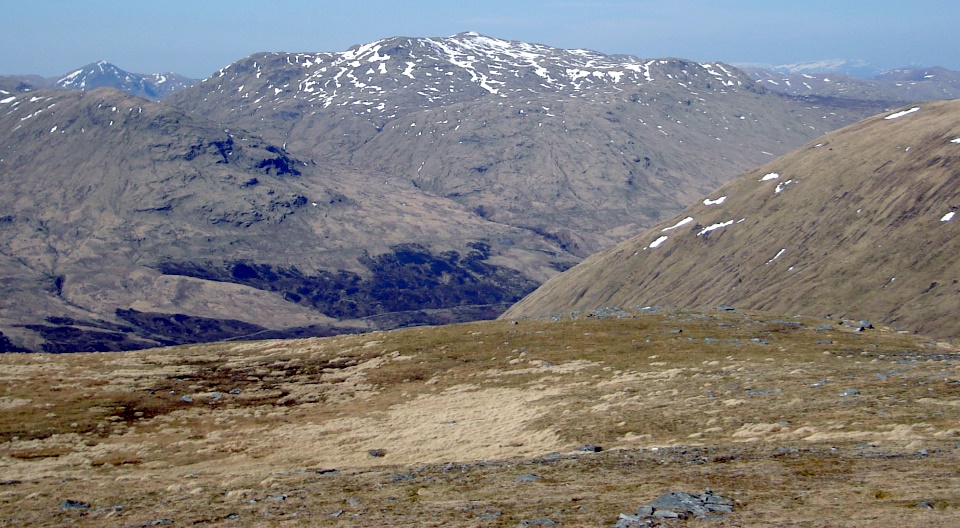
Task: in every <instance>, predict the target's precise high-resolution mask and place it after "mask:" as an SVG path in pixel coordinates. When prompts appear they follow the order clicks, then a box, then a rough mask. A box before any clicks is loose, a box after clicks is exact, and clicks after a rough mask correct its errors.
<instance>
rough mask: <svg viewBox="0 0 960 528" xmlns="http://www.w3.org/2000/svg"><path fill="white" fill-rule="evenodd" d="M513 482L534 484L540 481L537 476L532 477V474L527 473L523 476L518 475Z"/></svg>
mask: <svg viewBox="0 0 960 528" xmlns="http://www.w3.org/2000/svg"><path fill="white" fill-rule="evenodd" d="M514 480H515V482H536V481H538V480H540V477H538V476H537V475H534V474H533V473H527V474H525V475H520V476H519V477H517V478H516V479H514Z"/></svg>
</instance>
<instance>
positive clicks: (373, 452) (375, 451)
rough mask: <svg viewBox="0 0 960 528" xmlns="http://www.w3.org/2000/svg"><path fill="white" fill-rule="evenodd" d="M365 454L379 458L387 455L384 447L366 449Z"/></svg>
mask: <svg viewBox="0 0 960 528" xmlns="http://www.w3.org/2000/svg"><path fill="white" fill-rule="evenodd" d="M367 454H368V455H370V456H372V457H374V458H381V457H385V456H387V451H386V450H385V449H371V450H369V451H367Z"/></svg>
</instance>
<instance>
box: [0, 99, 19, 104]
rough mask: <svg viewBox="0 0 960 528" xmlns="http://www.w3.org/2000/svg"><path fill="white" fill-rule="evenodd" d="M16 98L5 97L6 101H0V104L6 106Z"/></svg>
mask: <svg viewBox="0 0 960 528" xmlns="http://www.w3.org/2000/svg"><path fill="white" fill-rule="evenodd" d="M16 100H17V98H16V97H7V98H6V99H0V104H7V103H12V102H14V101H16Z"/></svg>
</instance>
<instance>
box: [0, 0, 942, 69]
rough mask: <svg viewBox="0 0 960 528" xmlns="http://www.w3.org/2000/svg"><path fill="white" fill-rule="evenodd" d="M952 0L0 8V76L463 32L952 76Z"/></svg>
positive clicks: (133, 2)
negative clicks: (858, 63) (944, 71)
mask: <svg viewBox="0 0 960 528" xmlns="http://www.w3.org/2000/svg"><path fill="white" fill-rule="evenodd" d="M958 24H960V0H910V1H907V0H900V1H893V0H872V1H871V0H864V1H859V0H857V1H854V0H831V1H821V0H806V1H799V0H797V1H793V0H791V1H778V0H727V1H723V0H676V1H670V0H657V1H647V0H640V1H615V0H614V1H522V0H509V1H508V0H485V1H476V2H463V1H439V0H419V1H417V2H401V1H398V0H391V1H383V0H366V1H347V0H340V1H307V0H231V1H221V0H153V1H144V0H0V75H2V74H20V73H34V74H39V75H43V76H56V75H61V74H65V73H68V72H70V71H72V70H73V69H76V68H78V67H80V66H83V65H85V64H87V63H90V62H94V61H97V60H107V61H109V62H112V63H114V64H116V65H117V66H119V67H121V68H123V69H126V70H128V71H133V72H138V73H156V72H167V71H175V72H178V73H182V74H184V75H188V76H191V77H196V78H203V77H206V76H208V75H210V74H211V73H213V72H215V71H216V70H217V69H219V68H221V67H223V66H226V65H228V64H230V63H232V62H234V61H236V60H239V59H241V58H243V57H245V56H247V55H250V54H252V53H256V52H259V51H342V50H345V49H347V48H349V47H350V46H352V45H354V44H361V43H366V42H370V41H372V40H376V39H379V38H383V37H389V36H400V35H402V36H411V37H438V36H448V35H452V34H454V33H459V32H461V31H477V32H480V33H483V34H485V35H489V36H493V37H499V38H506V39H515V40H525V41H529V42H537V43H541V44H548V45H552V46H558V47H563V48H589V49H593V50H596V51H600V52H603V53H625V54H630V55H637V56H640V57H644V58H655V57H668V56H669V57H682V58H687V59H691V60H696V61H723V62H730V63H742V62H765V63H772V64H783V63H792V62H803V61H814V60H822V59H833V58H844V59H864V60H867V61H870V62H871V63H874V64H875V65H876V66H878V67H881V68H894V67H898V66H907V65H918V66H943V67H946V68H950V69H952V70H960V31H958V29H957V25H958Z"/></svg>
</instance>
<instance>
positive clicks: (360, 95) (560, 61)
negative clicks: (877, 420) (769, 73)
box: [166, 33, 882, 258]
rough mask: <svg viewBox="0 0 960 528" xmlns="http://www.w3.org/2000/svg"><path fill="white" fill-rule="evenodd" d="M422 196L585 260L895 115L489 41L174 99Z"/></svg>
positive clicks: (375, 54)
mask: <svg viewBox="0 0 960 528" xmlns="http://www.w3.org/2000/svg"><path fill="white" fill-rule="evenodd" d="M166 101H167V102H170V103H172V104H175V105H177V106H178V107H181V108H184V109H187V110H189V111H191V112H195V113H198V114H201V115H204V116H206V117H209V118H211V119H214V120H216V121H219V122H223V123H229V124H230V125H231V126H240V127H243V128H245V129H248V130H251V131H253V132H255V133H257V134H260V135H262V136H263V137H264V138H266V139H267V140H269V141H272V142H274V143H275V144H283V145H285V146H286V148H287V149H288V150H289V151H290V152H291V153H293V154H294V155H296V156H299V157H301V158H303V159H313V160H317V161H318V162H319V161H320V160H333V161H338V162H342V163H344V164H348V165H350V166H353V167H358V168H362V169H365V170H369V169H373V170H377V171H380V172H383V173H386V174H389V175H391V176H392V177H396V178H398V179H401V180H405V181H412V182H414V183H415V184H416V185H417V187H418V188H420V189H423V190H425V191H427V192H429V193H432V194H435V195H438V196H443V197H446V198H449V199H452V200H454V201H456V202H458V203H460V204H462V205H463V206H465V207H467V208H470V209H472V210H474V211H476V212H477V213H478V214H480V215H482V216H484V217H485V218H488V219H490V220H493V221H495V222H499V223H502V224H508V225H512V226H516V227H520V228H523V229H528V230H531V231H533V232H536V233H539V234H541V235H542V236H545V237H547V238H550V239H552V240H555V241H556V242H557V243H559V244H561V245H562V246H563V247H564V249H565V250H567V251H569V252H570V253H572V254H573V255H576V256H579V257H581V258H582V257H586V256H587V255H589V254H591V253H593V252H595V251H597V250H599V249H603V248H607V247H609V246H611V245H612V244H614V243H616V242H619V241H622V240H624V239H626V238H628V237H630V236H633V235H634V234H636V233H637V232H638V231H639V230H640V229H642V228H645V227H649V226H650V225H652V224H653V223H655V222H657V221H659V220H660V219H661V218H662V217H664V216H669V215H672V214H674V213H676V212H677V211H679V210H681V209H682V208H683V207H685V206H687V205H689V204H690V203H691V202H692V201H693V200H694V199H696V198H697V197H699V196H701V195H703V194H704V193H706V192H709V191H710V190H712V189H715V188H716V187H717V186H718V185H720V184H721V183H723V182H725V181H727V180H728V179H730V178H732V177H734V176H736V175H737V174H740V173H742V172H743V171H745V170H749V169H750V168H753V167H756V166H758V165H760V164H762V163H765V162H767V161H769V160H771V159H773V158H774V157H775V156H777V155H781V154H784V153H786V152H789V151H790V150H792V149H794V148H796V147H799V146H800V145H802V144H804V143H806V142H807V141H809V140H811V139H813V138H814V137H816V136H818V135H820V134H823V133H825V132H827V131H829V130H833V129H836V128H839V127H840V126H843V125H846V124H850V123H852V122H854V121H857V120H859V119H862V118H864V117H867V116H869V115H872V114H874V113H876V112H877V111H879V110H880V109H881V108H882V106H880V105H881V104H882V103H869V104H867V105H864V104H863V103H860V102H856V101H840V102H834V101H822V100H803V99H797V98H790V97H786V96H783V95H782V94H777V93H774V92H770V91H767V90H766V89H764V88H761V87H758V86H757V85H756V84H755V83H754V82H753V81H752V80H750V78H749V77H748V76H747V75H745V74H743V73H742V72H740V71H739V70H737V69H736V68H733V67H731V66H727V65H724V64H720V63H703V64H701V63H696V62H693V61H688V60H682V59H675V58H665V59H641V58H638V57H631V56H620V55H604V54H602V53H597V52H594V51H588V50H564V49H559V48H555V47H551V46H546V45H541V44H531V43H526V42H517V41H508V40H502V39H495V38H491V37H487V36H483V35H478V34H476V33H462V34H458V35H454V36H452V37H446V38H406V37H395V38H388V39H382V40H378V41H375V42H371V43H368V44H364V45H360V46H356V47H354V48H351V49H350V50H348V51H345V52H336V53H260V54H256V55H253V56H250V57H248V58H246V59H243V60H240V61H238V62H236V63H234V64H232V65H230V66H228V67H226V68H224V69H223V70H221V71H220V72H218V73H216V74H214V75H212V76H210V78H208V79H206V80H204V81H203V82H200V83H198V84H196V85H194V86H192V87H190V88H187V89H185V90H182V91H180V92H177V93H176V94H173V95H172V96H170V97H169V98H167V99H166Z"/></svg>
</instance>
